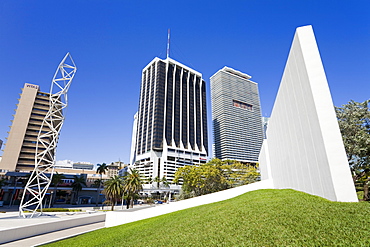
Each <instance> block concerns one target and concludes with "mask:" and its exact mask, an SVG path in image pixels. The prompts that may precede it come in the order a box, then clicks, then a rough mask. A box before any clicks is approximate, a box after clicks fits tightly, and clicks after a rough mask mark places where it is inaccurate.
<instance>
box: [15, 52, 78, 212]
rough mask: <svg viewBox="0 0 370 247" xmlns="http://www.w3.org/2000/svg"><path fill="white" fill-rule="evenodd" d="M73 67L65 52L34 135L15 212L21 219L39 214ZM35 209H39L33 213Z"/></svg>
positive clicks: (52, 162)
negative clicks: (26, 177) (31, 157)
mask: <svg viewBox="0 0 370 247" xmlns="http://www.w3.org/2000/svg"><path fill="white" fill-rule="evenodd" d="M76 70H77V68H76V65H75V63H74V62H73V59H72V57H71V55H70V54H69V53H67V54H66V56H65V57H64V58H63V60H62V61H61V62H60V64H59V66H58V69H57V71H56V72H55V75H54V77H53V81H52V84H51V88H50V96H49V97H50V98H49V99H50V102H49V103H50V108H49V111H48V113H47V114H46V116H45V118H44V120H43V122H42V124H41V128H40V131H39V134H38V137H37V143H36V155H35V168H34V170H33V172H32V174H31V176H30V178H29V180H28V182H27V185H26V187H25V190H24V192H23V196H22V201H21V204H20V207H19V214H20V216H23V217H24V218H26V217H27V216H29V217H30V218H32V217H33V216H35V215H36V216H40V215H42V209H43V200H44V198H45V195H46V192H47V190H48V188H49V185H50V183H51V180H52V177H53V173H54V165H55V153H56V147H57V143H58V137H59V132H60V130H61V128H62V125H63V122H64V115H63V111H64V110H65V108H66V107H67V104H68V101H67V92H68V89H69V86H70V85H71V82H72V80H73V77H74V76H75V73H76ZM49 174H50V176H49ZM27 197H29V198H27ZM50 200H51V198H50ZM38 209H39V211H40V212H37V210H38ZM30 212H31V213H30Z"/></svg>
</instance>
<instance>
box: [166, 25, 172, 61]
mask: <svg viewBox="0 0 370 247" xmlns="http://www.w3.org/2000/svg"><path fill="white" fill-rule="evenodd" d="M170 32H171V31H170V29H168V33H167V58H169V57H170Z"/></svg>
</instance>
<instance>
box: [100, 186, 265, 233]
mask: <svg viewBox="0 0 370 247" xmlns="http://www.w3.org/2000/svg"><path fill="white" fill-rule="evenodd" d="M271 188H272V184H271V183H270V181H268V180H266V181H260V182H256V183H253V184H248V185H244V186H240V187H237V188H232V189H228V190H223V191H219V192H216V193H212V194H208V195H203V196H198V197H194V198H190V199H187V200H182V201H178V202H171V203H169V204H164V205H160V206H155V207H154V206H153V207H150V208H147V209H142V210H139V211H133V212H129V211H126V212H125V211H121V212H119V211H110V212H107V215H106V220H105V227H112V226H117V225H121V224H126V223H130V222H134V221H139V220H143V219H148V218H151V217H155V216H158V215H163V214H168V213H172V212H175V211H179V210H183V209H187V208H192V207H196V206H200V205H204V204H209V203H213V202H219V201H223V200H227V199H230V198H233V197H236V196H239V195H241V194H244V193H246V192H249V191H253V190H259V189H271Z"/></svg>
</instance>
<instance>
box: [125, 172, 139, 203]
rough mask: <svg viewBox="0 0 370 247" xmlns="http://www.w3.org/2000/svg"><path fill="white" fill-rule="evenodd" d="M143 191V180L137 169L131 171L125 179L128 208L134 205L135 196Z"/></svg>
mask: <svg viewBox="0 0 370 247" xmlns="http://www.w3.org/2000/svg"><path fill="white" fill-rule="evenodd" d="M142 189H143V180H142V178H141V176H140V173H139V171H138V170H136V169H131V168H130V170H129V172H128V173H127V175H126V176H125V177H124V193H125V194H126V198H127V208H129V206H130V205H131V207H132V206H133V204H134V199H135V196H137V195H138V194H139V192H140V191H141V190H142Z"/></svg>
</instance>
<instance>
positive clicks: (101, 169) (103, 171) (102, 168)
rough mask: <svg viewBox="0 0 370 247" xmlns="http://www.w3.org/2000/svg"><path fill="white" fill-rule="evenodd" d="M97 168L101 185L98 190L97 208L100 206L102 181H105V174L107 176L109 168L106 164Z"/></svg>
mask: <svg viewBox="0 0 370 247" xmlns="http://www.w3.org/2000/svg"><path fill="white" fill-rule="evenodd" d="M97 166H98V168H97V169H96V173H99V174H100V184H99V186H98V189H97V195H96V206H98V204H99V196H100V191H101V185H102V181H103V174H105V172H106V171H107V170H108V166H107V164H105V163H103V164H98V165H97Z"/></svg>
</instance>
